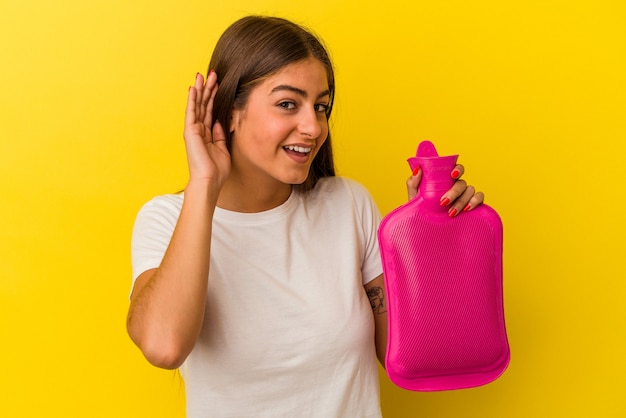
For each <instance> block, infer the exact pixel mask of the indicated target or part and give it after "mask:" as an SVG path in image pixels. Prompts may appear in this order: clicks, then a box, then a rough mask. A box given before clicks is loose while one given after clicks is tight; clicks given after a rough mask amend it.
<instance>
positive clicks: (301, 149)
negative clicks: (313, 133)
mask: <svg viewBox="0 0 626 418" xmlns="http://www.w3.org/2000/svg"><path fill="white" fill-rule="evenodd" d="M284 148H285V149H288V150H290V151H296V152H299V153H301V154H308V153H309V152H311V148H308V147H307V148H305V147H298V146H296V145H287V146H285V147H284Z"/></svg>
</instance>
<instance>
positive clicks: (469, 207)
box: [463, 203, 472, 212]
mask: <svg viewBox="0 0 626 418" xmlns="http://www.w3.org/2000/svg"><path fill="white" fill-rule="evenodd" d="M471 208H472V205H470V204H469V203H468V204H467V205H465V207H464V208H463V212H467V211H468V210H470V209H471Z"/></svg>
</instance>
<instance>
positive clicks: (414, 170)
mask: <svg viewBox="0 0 626 418" xmlns="http://www.w3.org/2000/svg"><path fill="white" fill-rule="evenodd" d="M419 172H420V167H419V165H418V166H417V167H415V168H414V169H413V177H415V176H417V175H418V174H419Z"/></svg>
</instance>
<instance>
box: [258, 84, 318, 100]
mask: <svg viewBox="0 0 626 418" xmlns="http://www.w3.org/2000/svg"><path fill="white" fill-rule="evenodd" d="M285 90H286V91H291V92H293V93H296V94H297V95H298V96H301V97H304V98H305V99H306V98H307V97H309V95H308V94H307V92H306V91H304V90H302V89H299V88H297V87H294V86H290V85H287V84H281V85H279V86H276V87H274V88H273V89H272V91H271V92H270V94H272V93H275V92H277V91H285ZM324 96H330V90H328V89H327V90H324V91H323V92H321V93H320V94H318V95H317V98H318V99H321V98H322V97H324Z"/></svg>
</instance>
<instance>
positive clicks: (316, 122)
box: [298, 109, 326, 139]
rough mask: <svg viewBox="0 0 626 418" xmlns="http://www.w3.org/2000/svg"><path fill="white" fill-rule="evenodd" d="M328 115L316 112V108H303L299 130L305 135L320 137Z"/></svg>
mask: <svg viewBox="0 0 626 418" xmlns="http://www.w3.org/2000/svg"><path fill="white" fill-rule="evenodd" d="M325 123H326V115H324V114H323V113H320V112H316V111H315V109H307V110H303V111H302V112H301V115H300V120H299V123H298V132H300V134H302V135H303V136H306V137H310V138H313V139H315V138H318V137H319V136H320V135H321V134H322V131H323V129H324V124H325Z"/></svg>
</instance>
